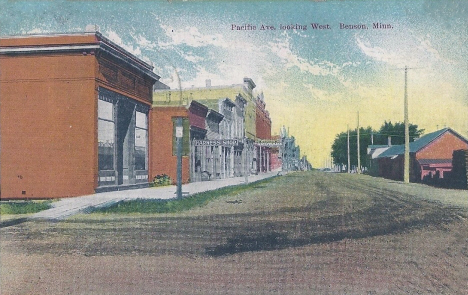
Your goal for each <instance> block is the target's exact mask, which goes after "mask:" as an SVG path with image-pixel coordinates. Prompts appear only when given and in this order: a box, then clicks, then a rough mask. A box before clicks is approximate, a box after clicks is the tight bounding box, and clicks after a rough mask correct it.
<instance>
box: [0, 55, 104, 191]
mask: <svg viewBox="0 0 468 295" xmlns="http://www.w3.org/2000/svg"><path fill="white" fill-rule="evenodd" d="M0 68H1V69H2V73H1V78H0V79H1V87H0V97H1V98H2V113H1V118H0V128H1V134H2V153H1V155H0V157H1V163H2V165H1V168H0V169H1V175H2V178H1V182H2V183H1V197H2V199H6V198H57V197H67V196H77V195H84V194H90V193H93V192H94V187H95V174H97V170H96V169H97V164H96V163H97V152H96V147H95V146H96V145H95V142H96V129H97V128H96V121H97V120H96V104H97V101H96V97H97V94H96V91H95V79H94V76H95V57H94V56H91V55H87V56H85V55H82V54H68V55H54V54H48V55H40V56H38V55H33V56H31V55H28V56H24V55H23V56H2V57H0Z"/></svg>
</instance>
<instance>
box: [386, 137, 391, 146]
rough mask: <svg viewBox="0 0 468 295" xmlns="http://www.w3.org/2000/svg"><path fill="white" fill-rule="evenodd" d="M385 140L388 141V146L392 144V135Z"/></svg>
mask: <svg viewBox="0 0 468 295" xmlns="http://www.w3.org/2000/svg"><path fill="white" fill-rule="evenodd" d="M387 141H388V146H392V137H391V136H389V137H388V138H387Z"/></svg>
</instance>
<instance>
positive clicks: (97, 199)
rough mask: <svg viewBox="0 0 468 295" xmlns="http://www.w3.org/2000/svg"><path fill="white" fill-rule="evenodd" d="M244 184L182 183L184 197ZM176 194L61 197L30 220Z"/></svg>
mask: <svg viewBox="0 0 468 295" xmlns="http://www.w3.org/2000/svg"><path fill="white" fill-rule="evenodd" d="M277 174H278V172H277V171H275V172H269V173H261V174H259V175H251V176H249V177H248V181H249V183H251V182H256V181H259V180H262V179H266V178H270V177H273V176H275V175H277ZM240 184H245V178H244V177H234V178H227V179H217V180H212V181H203V182H192V183H188V184H184V185H182V192H183V195H184V196H189V195H193V194H196V193H201V192H205V191H210V190H216V189H219V188H222V187H227V186H234V185H240ZM175 197H176V186H175V185H171V186H165V187H155V188H143V189H134V190H125V191H113V192H103V193H97V194H92V195H87V196H81V197H73V198H66V199H61V200H59V201H57V202H54V203H53V208H51V209H48V210H44V211H41V212H38V213H36V214H34V215H32V216H31V217H30V218H29V219H47V220H60V219H64V218H66V217H68V216H71V215H73V214H77V213H79V212H86V210H89V209H91V208H102V207H107V206H110V205H112V204H114V203H117V202H119V201H123V200H133V199H160V200H167V199H173V198H175Z"/></svg>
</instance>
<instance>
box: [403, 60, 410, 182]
mask: <svg viewBox="0 0 468 295" xmlns="http://www.w3.org/2000/svg"><path fill="white" fill-rule="evenodd" d="M404 104H405V106H404V108H405V164H404V173H403V176H404V177H403V179H404V182H405V183H409V174H410V173H409V171H410V167H409V165H410V158H409V157H410V150H409V120H408V67H406V66H405V102H404Z"/></svg>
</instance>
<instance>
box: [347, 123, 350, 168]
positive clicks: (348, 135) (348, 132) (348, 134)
mask: <svg viewBox="0 0 468 295" xmlns="http://www.w3.org/2000/svg"><path fill="white" fill-rule="evenodd" d="M346 129H348V173H350V172H351V158H350V156H349V125H346Z"/></svg>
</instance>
